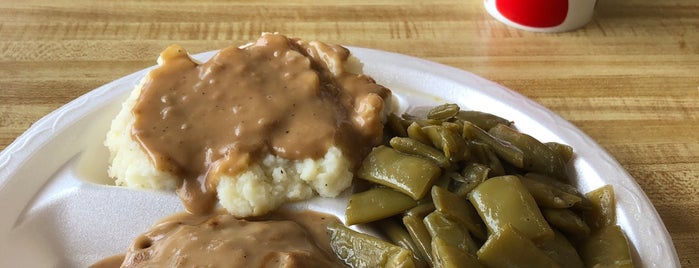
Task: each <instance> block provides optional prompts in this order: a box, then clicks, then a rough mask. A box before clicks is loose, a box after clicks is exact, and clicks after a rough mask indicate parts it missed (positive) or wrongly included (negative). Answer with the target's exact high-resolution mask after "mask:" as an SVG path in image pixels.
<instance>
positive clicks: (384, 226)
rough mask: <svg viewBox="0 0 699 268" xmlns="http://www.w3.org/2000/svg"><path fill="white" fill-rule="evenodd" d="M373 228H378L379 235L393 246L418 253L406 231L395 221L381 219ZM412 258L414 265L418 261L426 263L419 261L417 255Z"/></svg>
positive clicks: (392, 219)
mask: <svg viewBox="0 0 699 268" xmlns="http://www.w3.org/2000/svg"><path fill="white" fill-rule="evenodd" d="M375 226H376V227H378V228H379V229H380V230H381V233H383V234H384V235H385V236H386V237H387V238H388V239H389V241H391V242H392V243H393V244H396V245H398V246H400V247H402V248H404V249H407V250H410V251H411V252H418V251H419V249H418V248H417V245H415V242H413V239H412V238H411V237H410V234H409V233H408V231H407V230H406V229H405V227H404V226H403V225H402V224H401V223H399V222H398V221H397V220H396V219H394V218H388V219H383V220H381V221H378V222H377V223H376V224H375ZM413 257H416V260H417V261H416V264H417V262H420V261H426V260H421V259H420V256H419V254H417V255H414V256H413ZM418 266H419V265H418Z"/></svg>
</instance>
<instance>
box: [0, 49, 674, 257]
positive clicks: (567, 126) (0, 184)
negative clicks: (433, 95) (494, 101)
mask: <svg viewBox="0 0 699 268" xmlns="http://www.w3.org/2000/svg"><path fill="white" fill-rule="evenodd" d="M345 47H347V48H348V49H349V50H350V51H351V52H352V54H354V55H355V56H357V57H358V58H360V60H361V61H362V62H364V63H365V66H367V65H368V64H366V63H367V62H372V61H376V60H377V59H383V60H388V61H387V62H390V64H388V65H401V66H404V67H406V68H409V67H410V69H411V70H414V71H418V72H424V74H430V75H435V76H437V77H442V78H448V79H451V80H453V81H455V82H456V83H457V84H462V83H463V81H464V80H472V81H476V82H478V84H479V85H483V86H487V87H491V88H495V89H496V90H497V91H498V92H494V93H493V94H500V95H501V97H503V98H505V100H506V102H511V101H510V100H512V99H517V101H518V102H521V103H522V105H526V106H527V107H529V108H531V109H534V110H535V111H536V112H538V113H540V114H539V115H537V118H542V117H544V118H546V117H548V120H549V121H551V122H555V123H557V124H560V125H559V126H558V127H557V128H556V129H555V131H553V132H555V133H563V132H567V133H566V135H570V136H574V137H575V138H577V139H581V141H583V142H584V143H586V144H590V145H592V146H594V147H595V149H596V151H597V153H596V155H597V156H599V157H602V158H603V159H602V162H605V163H607V164H608V165H610V168H614V169H615V170H614V171H615V172H618V173H619V174H621V175H622V176H623V179H624V180H625V181H624V182H625V185H624V187H626V188H629V189H630V190H631V191H632V194H635V195H638V196H639V197H641V198H640V199H641V200H640V201H641V202H640V203H639V204H637V205H639V206H642V207H643V209H645V210H647V211H650V212H651V213H652V214H653V215H652V216H653V217H652V219H653V223H654V224H653V225H652V226H655V227H658V228H657V229H660V230H656V231H659V232H660V233H659V234H656V235H660V236H662V242H663V243H665V244H666V245H667V247H663V248H661V249H660V250H661V251H663V252H664V253H665V254H663V255H667V256H668V257H670V259H671V260H670V261H671V262H673V263H671V264H674V265H675V266H678V267H679V257H678V255H677V252H676V249H675V246H674V243H673V242H672V239H671V236H670V234H669V232H668V231H667V227H666V226H665V224H664V222H663V221H662V218H661V217H660V215H659V214H658V212H657V210H656V209H655V206H653V205H652V202H651V201H650V199H649V198H648V196H647V195H646V194H645V192H644V191H643V190H642V188H641V187H640V185H639V184H638V183H637V182H636V180H635V179H634V178H633V177H632V176H631V175H630V174H629V173H628V172H627V171H626V170H625V169H624V168H623V167H622V166H621V165H620V163H618V161H617V160H616V159H614V157H613V156H612V155H611V154H609V152H607V151H606V150H605V149H604V148H603V147H602V146H600V145H599V144H598V143H597V142H596V141H594V140H593V139H592V138H591V137H589V136H588V135H587V134H585V133H584V132H583V131H582V130H580V129H579V128H577V127H576V126H575V125H573V124H572V123H571V122H569V121H567V120H566V119H564V118H562V117H561V116H560V115H558V114H557V113H555V112H553V111H551V110H550V109H548V108H546V107H545V106H543V105H541V104H539V103H537V102H535V101H534V100H532V99H530V98H528V97H526V96H524V95H522V94H520V93H519V92H517V91H514V90H512V89H509V88H507V87H504V86H502V85H500V84H498V83H497V82H494V81H491V80H488V79H486V78H484V77H481V76H478V75H476V74H474V73H471V72H469V71H466V70H463V69H459V68H456V67H452V66H448V65H445V64H442V63H438V62H434V61H429V60H426V59H422V58H418V57H414V56H410V55H405V54H399V53H395V52H389V51H383V50H378V49H371V48H363V47H355V46H345ZM218 51H219V50H212V51H207V52H202V53H197V54H192V57H193V58H196V59H199V60H202V59H208V58H210V57H211V56H213V55H214V54H215V53H216V52H218ZM363 57H364V58H363ZM369 58H372V59H373V60H367V59H369ZM370 64H371V63H370ZM155 67H156V65H153V66H150V67H147V68H144V69H141V70H138V71H136V72H133V73H131V74H128V75H126V76H123V77H120V78H118V79H116V80H113V81H110V82H108V83H106V84H104V85H102V86H100V87H98V88H96V89H93V90H90V91H88V92H87V93H85V94H83V95H81V96H79V97H77V98H76V99H74V100H72V101H70V102H68V103H66V104H64V105H62V106H61V107H59V108H58V109H56V110H53V111H51V112H50V113H49V114H47V115H45V116H43V117H42V118H41V119H39V120H37V121H36V122H35V123H33V124H32V125H31V126H30V127H29V128H28V129H27V130H26V131H24V132H23V133H22V134H21V135H20V136H18V137H17V138H16V139H15V140H14V141H13V142H11V143H10V144H9V145H8V146H7V147H6V148H5V149H3V151H2V152H0V200H2V199H4V198H3V195H4V194H3V193H4V192H5V191H6V190H7V189H8V185H9V184H11V183H16V182H13V181H12V178H14V177H15V174H16V173H17V171H18V170H19V168H20V167H22V166H23V165H25V164H26V163H27V162H28V161H30V160H31V159H32V157H34V153H35V152H37V151H38V150H40V149H42V148H44V147H45V146H46V145H47V144H48V143H50V142H51V140H52V139H53V138H52V134H54V133H59V132H63V131H66V129H68V128H69V127H70V126H71V124H73V123H76V122H77V121H78V120H80V118H82V117H84V116H87V115H88V114H90V113H93V112H95V110H98V109H100V108H101V107H104V106H105V105H107V104H109V103H111V102H113V101H116V98H118V97H119V96H122V95H124V94H126V93H127V92H129V91H130V90H131V89H132V88H133V86H135V85H136V83H138V81H140V79H141V78H142V77H143V76H145V75H146V74H147V72H149V71H150V70H152V69H153V68H155ZM369 75H372V74H371V73H369ZM372 76H373V75H372ZM122 84H132V86H131V87H124V88H118V87H116V88H115V86H116V85H122ZM95 98H97V101H95V100H94V99H95ZM517 109H520V107H517ZM73 110H79V111H80V112H79V113H71V112H72V111H73ZM539 123H541V122H539ZM15 180H16V179H15ZM47 180H49V179H47ZM44 183H45V182H44ZM10 186H11V185H10ZM615 190H616V189H615ZM2 203H4V202H2ZM0 206H2V207H3V208H6V207H7V206H8V205H5V204H1V203H0ZM5 210H6V209H3V211H5ZM14 212H17V211H14ZM19 213H21V211H19ZM19 215H20V214H17V216H19ZM646 216H648V215H646ZM14 218H17V217H16V216H15V217H14ZM8 226H9V225H8V224H7V223H4V224H3V223H2V222H1V221H0V239H4V238H5V235H6V233H7V232H9V231H11V230H12V227H10V228H8ZM638 245H639V244H638V242H636V243H633V247H634V248H636V249H638ZM644 261H645V260H644ZM653 264H655V263H653ZM668 264H670V263H662V264H659V265H668ZM643 265H644V266H645V265H647V264H646V263H645V262H644V263H643ZM655 265H658V264H655Z"/></svg>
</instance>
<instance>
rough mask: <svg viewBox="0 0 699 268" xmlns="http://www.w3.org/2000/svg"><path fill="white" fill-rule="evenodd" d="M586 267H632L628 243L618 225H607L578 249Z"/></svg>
mask: <svg viewBox="0 0 699 268" xmlns="http://www.w3.org/2000/svg"><path fill="white" fill-rule="evenodd" d="M580 257H582V259H583V262H584V263H585V264H586V265H587V267H634V265H633V259H632V258H631V250H630V248H629V242H628V240H627V239H626V235H625V234H624V231H623V230H621V227H619V226H618V225H608V226H604V227H602V229H600V230H599V231H597V232H595V233H594V234H592V236H591V237H590V238H588V239H587V240H586V241H585V242H584V243H583V244H582V246H581V247H580Z"/></svg>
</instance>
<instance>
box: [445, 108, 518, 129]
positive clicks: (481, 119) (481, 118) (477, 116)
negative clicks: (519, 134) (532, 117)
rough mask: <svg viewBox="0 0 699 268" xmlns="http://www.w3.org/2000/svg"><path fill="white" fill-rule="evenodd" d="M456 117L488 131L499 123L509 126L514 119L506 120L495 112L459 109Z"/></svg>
mask: <svg viewBox="0 0 699 268" xmlns="http://www.w3.org/2000/svg"><path fill="white" fill-rule="evenodd" d="M454 117H455V118H457V119H459V120H462V121H468V122H471V123H473V124H474V125H476V126H478V127H479V128H481V129H484V130H486V131H488V130H489V129H490V128H492V127H494V126H496V125H498V124H503V125H507V126H511V125H512V121H509V120H506V119H504V118H502V117H499V116H496V115H493V114H489V113H484V112H478V111H459V112H458V113H457V114H456V115H455V116H454Z"/></svg>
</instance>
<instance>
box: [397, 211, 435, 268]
mask: <svg viewBox="0 0 699 268" xmlns="http://www.w3.org/2000/svg"><path fill="white" fill-rule="evenodd" d="M422 219H423V218H421V217H417V216H416V215H406V216H404V217H403V225H405V229H407V230H408V233H409V234H410V238H412V239H413V242H415V245H416V246H417V248H418V254H420V257H421V259H423V260H427V262H429V263H434V258H433V256H432V248H431V243H432V237H431V236H430V232H429V231H427V227H425V223H424V222H423V221H422Z"/></svg>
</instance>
